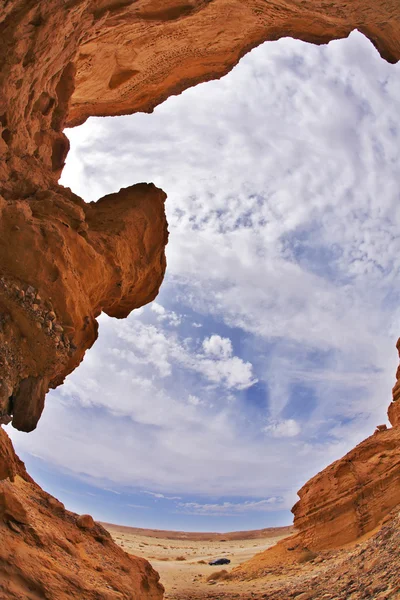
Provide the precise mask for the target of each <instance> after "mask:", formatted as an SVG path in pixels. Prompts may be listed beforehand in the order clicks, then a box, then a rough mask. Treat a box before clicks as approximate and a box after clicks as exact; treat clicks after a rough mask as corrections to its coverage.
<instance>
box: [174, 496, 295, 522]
mask: <svg viewBox="0 0 400 600" xmlns="http://www.w3.org/2000/svg"><path fill="white" fill-rule="evenodd" d="M282 503H283V498H280V497H271V498H267V499H265V500H257V501H246V502H222V503H220V504H201V503H199V502H180V503H179V504H178V507H179V509H180V510H181V512H182V513H184V514H191V515H199V516H209V517H211V516H213V517H234V516H238V515H241V514H243V513H251V512H269V511H271V510H276V509H277V507H279V506H280V505H282Z"/></svg>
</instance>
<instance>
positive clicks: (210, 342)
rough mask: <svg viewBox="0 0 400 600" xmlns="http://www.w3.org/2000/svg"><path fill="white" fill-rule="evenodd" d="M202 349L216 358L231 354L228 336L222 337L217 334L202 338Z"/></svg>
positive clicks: (230, 343)
mask: <svg viewBox="0 0 400 600" xmlns="http://www.w3.org/2000/svg"><path fill="white" fill-rule="evenodd" d="M203 350H204V352H205V354H209V355H211V356H215V357H217V358H229V357H230V356H232V352H233V348H232V342H231V340H230V339H229V338H222V337H221V336H219V335H211V336H210V337H209V338H205V339H204V340H203Z"/></svg>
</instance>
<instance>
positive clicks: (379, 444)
mask: <svg viewBox="0 0 400 600" xmlns="http://www.w3.org/2000/svg"><path fill="white" fill-rule="evenodd" d="M399 482H400V428H398V427H396V428H393V429H388V430H387V431H378V432H377V433H375V434H374V435H372V436H371V437H369V438H367V439H366V440H364V441H363V442H361V444H359V445H358V446H356V448H354V449H353V450H351V451H350V452H349V453H348V454H346V456H344V457H343V458H341V459H340V460H337V461H335V462H334V463H333V464H332V465H330V466H329V467H327V468H326V469H324V470H323V471H322V472H321V473H318V475H316V476H315V477H313V478H312V479H310V481H308V482H307V483H306V484H305V485H304V486H303V487H302V488H301V490H300V491H299V492H298V494H299V497H300V500H299V501H298V502H297V504H295V505H294V507H293V509H292V512H293V514H294V526H295V527H296V529H297V530H298V531H300V532H301V537H302V543H303V545H304V546H305V547H308V548H311V549H313V550H319V549H326V548H338V547H340V546H343V545H344V544H347V543H349V542H353V541H354V540H357V539H358V538H360V537H362V536H363V535H365V534H366V533H368V532H370V531H372V530H373V529H374V528H375V527H376V526H377V525H379V524H380V523H381V521H382V519H383V518H384V517H385V516H386V515H387V514H388V513H389V512H390V511H391V510H392V509H393V508H394V507H395V506H397V505H398V504H400V485H399Z"/></svg>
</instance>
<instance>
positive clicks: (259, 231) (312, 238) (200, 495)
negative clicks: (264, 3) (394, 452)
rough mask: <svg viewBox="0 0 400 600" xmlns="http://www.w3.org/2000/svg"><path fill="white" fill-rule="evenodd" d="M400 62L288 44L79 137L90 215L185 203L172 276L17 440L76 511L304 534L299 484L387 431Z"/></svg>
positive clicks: (397, 261)
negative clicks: (155, 194)
mask: <svg viewBox="0 0 400 600" xmlns="http://www.w3.org/2000/svg"><path fill="white" fill-rule="evenodd" d="M399 76H400V67H399V66H398V65H389V64H388V63H386V62H384V61H383V60H382V59H381V58H380V57H379V55H378V53H377V51H376V50H375V49H374V47H373V46H372V44H371V43H370V42H369V41H368V40H367V39H366V38H365V37H363V36H362V35H361V34H360V33H359V32H357V31H355V32H353V33H352V34H351V35H350V36H349V38H348V39H346V40H341V41H334V42H331V43H330V44H328V45H326V46H319V47H318V46H312V45H309V44H306V43H303V42H300V41H295V40H292V39H289V38H286V39H282V40H280V41H277V42H273V43H272V42H269V43H268V42H267V43H265V44H263V45H261V46H260V47H258V48H256V49H254V50H253V51H251V52H250V53H249V54H247V55H246V56H245V57H244V58H243V59H242V60H241V61H240V63H239V64H238V66H237V67H235V69H233V71H232V72H231V73H230V74H228V75H227V76H226V77H224V78H223V79H221V80H219V81H213V82H208V83H204V84H201V85H198V86H196V87H195V88H191V89H189V90H187V91H185V92H184V93H182V94H181V95H180V96H177V97H171V98H169V99H168V100H167V101H166V102H165V103H163V104H162V105H160V106H159V107H157V108H156V109H155V111H154V112H153V113H152V114H135V115H132V116H127V117H114V118H90V119H88V121H87V122H86V123H85V124H84V125H82V126H80V127H78V128H76V129H71V130H67V132H66V133H67V135H68V137H69V138H70V141H71V151H70V154H69V156H68V159H67V165H66V167H65V170H64V173H63V176H62V179H61V183H62V184H63V185H65V186H68V187H70V188H71V189H72V190H73V191H74V192H75V193H77V194H79V195H80V196H82V197H83V198H84V199H85V200H86V201H92V200H97V199H98V198H100V197H101V196H103V195H105V194H109V193H111V192H115V191H117V190H118V189H119V188H120V187H126V186H129V185H132V184H134V183H137V182H142V181H147V182H154V183H155V184H156V185H157V186H159V187H161V188H162V189H163V190H165V191H166V193H167V194H168V199H167V203H166V211H167V217H168V221H169V230H170V241H169V244H168V247H167V261H168V267H167V274H166V277H165V280H164V283H163V285H162V288H161V291H160V294H159V296H158V297H157V299H156V300H155V301H154V302H153V303H151V304H149V305H148V306H146V307H144V308H141V309H139V310H136V311H134V312H133V313H132V314H131V315H130V316H129V318H127V319H125V320H121V321H118V320H115V319H111V318H108V317H106V316H105V315H101V317H100V318H99V323H100V336H99V339H98V341H97V342H96V344H95V345H94V347H93V348H92V349H91V350H90V351H89V352H88V353H87V354H86V357H85V360H84V362H83V363H82V365H81V366H80V367H79V368H78V369H77V370H76V371H75V372H74V373H73V374H72V375H70V376H69V377H68V378H67V380H66V382H65V384H64V385H63V386H62V387H60V388H58V389H57V390H55V391H52V392H51V393H50V394H49V395H48V398H47V403H46V409H45V411H44V414H43V416H42V419H41V421H40V422H39V425H38V428H37V430H36V431H35V432H33V433H31V434H29V435H27V434H23V433H21V432H17V431H12V430H11V427H8V428H7V429H8V431H9V432H10V433H11V435H12V439H13V441H14V443H15V446H16V449H17V451H18V452H19V454H20V455H21V457H22V458H23V459H24V460H25V461H26V463H27V466H28V469H29V471H30V473H31V475H33V476H34V477H35V479H36V480H37V481H38V482H39V483H40V484H41V485H42V486H43V487H44V488H45V489H47V490H48V491H50V492H51V493H53V494H54V495H56V496H57V497H58V498H60V499H61V500H62V501H63V502H64V503H65V504H66V506H67V507H68V508H70V509H72V510H75V511H77V512H85V513H86V512H88V513H91V514H93V516H94V517H95V518H96V519H99V520H105V521H111V522H116V523H121V524H127V525H133V526H137V527H155V528H163V529H183V530H198V531H207V530H208V531H210V530H212V531H228V530H240V529H250V528H253V529H255V528H262V527H269V526H280V525H286V524H289V523H290V522H291V521H292V515H291V513H290V508H291V506H292V505H293V504H294V503H295V502H296V500H297V494H296V492H297V490H298V489H299V488H300V487H301V486H302V485H303V484H304V483H305V482H306V481H307V480H308V479H309V478H310V477H311V476H312V475H314V474H316V473H317V472H318V471H319V470H321V469H322V468H324V467H325V466H327V465H328V464H329V463H331V462H332V461H333V460H335V459H338V458H340V457H341V456H343V455H344V454H345V453H346V452H348V451H349V450H350V449H351V448H353V447H354V446H355V445H356V444H357V443H359V442H360V441H362V440H363V439H364V438H365V437H367V436H368V435H371V434H372V433H373V431H374V429H375V426H376V425H378V424H381V423H385V422H387V417H386V410H387V406H388V404H389V402H390V399H391V387H392V385H393V384H394V379H395V370H396V366H397V353H396V349H395V343H396V340H397V337H398V335H399V333H400V311H399V306H400V303H399V291H398V289H397V286H396V284H395V282H396V281H398V280H399V270H400V238H399V234H398V232H399V231H400V202H399V194H400V192H399V187H398V181H399V175H400V166H399V148H400V131H399V125H398V116H399V114H400V110H399V109H400V100H399V99H400V77H399Z"/></svg>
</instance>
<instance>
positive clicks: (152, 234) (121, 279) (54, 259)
mask: <svg viewBox="0 0 400 600" xmlns="http://www.w3.org/2000/svg"><path fill="white" fill-rule="evenodd" d="M165 197H166V196H165V194H164V192H162V191H161V190H159V189H157V188H156V187H155V186H154V185H152V184H138V185H135V186H132V187H130V188H127V189H123V190H120V191H119V192H118V193H116V194H111V195H109V196H106V197H104V198H102V199H101V200H99V201H98V202H97V203H91V204H85V203H84V202H83V201H82V200H81V199H80V198H78V197H77V196H75V195H74V194H72V193H71V192H70V191H69V190H63V189H62V188H59V190H57V191H56V190H48V191H38V192H36V193H35V194H33V195H32V196H29V197H28V198H25V199H19V200H6V199H5V198H0V266H1V277H0V368H1V386H0V418H3V420H4V419H7V415H12V416H13V421H12V422H13V425H14V426H15V427H16V428H17V429H21V430H23V431H31V430H32V429H34V428H35V427H36V424H37V421H38V419H39V417H40V415H41V412H42V410H43V406H44V398H45V394H46V392H47V391H48V389H49V387H56V386H57V385H59V384H61V383H62V381H63V379H64V377H65V376H66V375H67V374H68V373H70V372H71V371H72V370H73V369H74V368H75V367H76V366H77V365H78V364H79V363H80V361H81V360H82V358H83V355H84V353H85V351H86V349H87V348H89V347H90V346H91V345H92V344H93V342H94V341H95V339H96V336H97V322H96V320H95V319H96V317H97V316H98V315H99V314H100V313H101V311H104V312H105V313H107V314H108V315H111V316H114V317H119V318H122V317H126V316H127V315H128V314H129V312H130V311H131V310H132V309H133V308H137V307H140V306H142V305H143V304H146V303H147V302H150V301H151V300H153V299H154V298H155V296H156V295H157V293H158V289H159V287H160V284H161V281H162V278H163V275H164V271H165V265H166V263H165V254H164V248H165V244H166V242H167V225H166V220H165V214H164V200H165Z"/></svg>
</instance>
